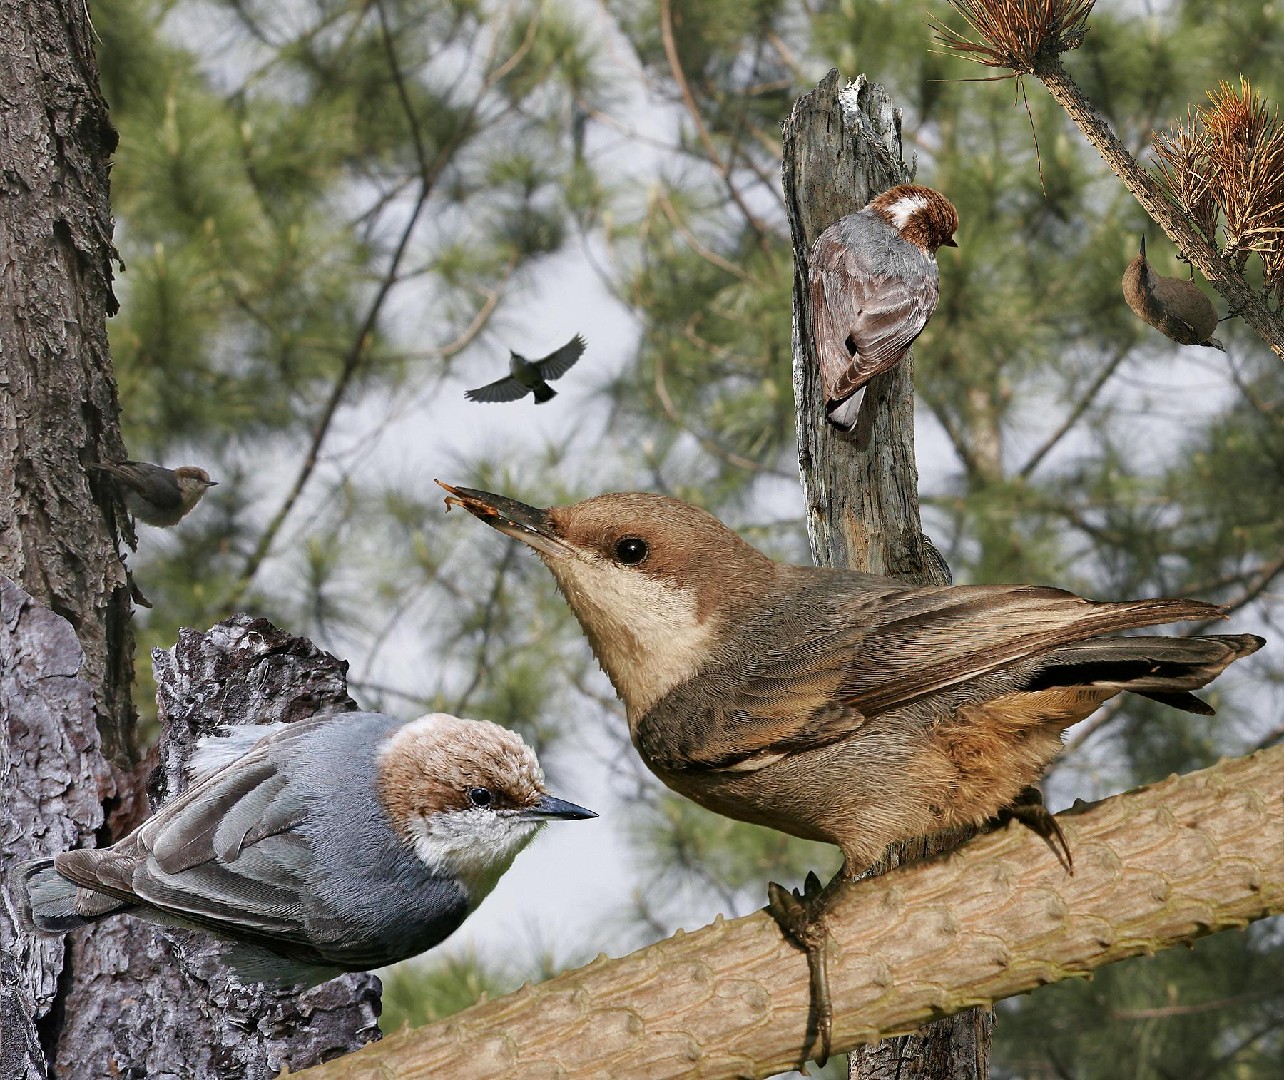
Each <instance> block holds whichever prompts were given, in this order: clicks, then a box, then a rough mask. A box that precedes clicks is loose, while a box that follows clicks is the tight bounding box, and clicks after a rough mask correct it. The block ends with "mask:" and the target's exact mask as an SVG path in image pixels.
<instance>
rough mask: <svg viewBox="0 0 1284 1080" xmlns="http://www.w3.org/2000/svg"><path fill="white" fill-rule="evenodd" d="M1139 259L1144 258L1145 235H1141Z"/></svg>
mask: <svg viewBox="0 0 1284 1080" xmlns="http://www.w3.org/2000/svg"><path fill="white" fill-rule="evenodd" d="M1141 257H1142V258H1143V259H1144V258H1145V257H1146V234H1145V233H1142V234H1141Z"/></svg>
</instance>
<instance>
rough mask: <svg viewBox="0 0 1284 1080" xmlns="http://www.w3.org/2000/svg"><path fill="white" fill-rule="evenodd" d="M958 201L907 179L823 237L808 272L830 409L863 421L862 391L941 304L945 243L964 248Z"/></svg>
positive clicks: (836, 415)
mask: <svg viewBox="0 0 1284 1080" xmlns="http://www.w3.org/2000/svg"><path fill="white" fill-rule="evenodd" d="M958 227H959V218H958V213H957V212H956V211H955V209H954V205H953V204H952V203H951V202H950V200H949V199H947V198H946V197H945V196H944V195H942V194H941V193H940V192H939V191H934V190H933V189H932V188H929V187H920V186H918V185H915V184H900V185H898V186H897V187H894V188H892V189H890V190H889V191H885V192H883V194H881V195H879V196H878V197H877V198H876V199H874V200H873V201H872V202H870V203H869V205H868V206H866V207H865V208H864V209H863V210H860V211H858V212H857V213H855V214H849V215H848V216H847V217H845V218H842V219H841V220H839V221H837V222H835V223H834V224H833V225H831V226H829V228H828V229H826V230H825V231H824V232H823V233H821V234H820V237H819V238H818V239H817V240H816V243H815V246H814V247H813V248H812V255H811V269H810V271H809V277H810V290H811V309H812V315H813V318H814V320H815V338H816V351H817V353H818V355H819V358H820V377H821V382H822V384H823V386H824V390H825V415H826V416H827V417H828V419H829V421H830V422H831V423H832V424H833V425H834V426H835V427H838V428H840V429H842V430H844V431H850V430H851V429H852V428H853V427H854V426H855V424H856V418H857V415H858V414H859V412H860V403H861V398H862V397H863V396H864V395H863V394H861V393H860V391H861V389H862V388H863V387H864V386H865V384H866V383H867V382H869V380H870V379H872V378H873V377H874V376H875V375H878V374H880V373H881V372H884V371H887V370H888V369H890V368H892V367H895V366H896V364H898V363H900V361H901V360H902V359H903V358H904V357H905V355H906V353H908V352H909V349H910V346H911V345H912V344H913V343H914V339H915V338H917V337H918V335H919V334H920V333H922V332H923V327H924V326H926V325H927V320H928V319H929V318H931V316H932V312H933V311H935V310H936V302H937V299H938V297H939V295H940V287H939V282H940V275H939V272H938V271H937V267H936V250H937V248H939V247H958V245H957V244H956V243H955V242H954V232H955V230H956V229H958Z"/></svg>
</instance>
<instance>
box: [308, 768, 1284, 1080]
mask: <svg viewBox="0 0 1284 1080" xmlns="http://www.w3.org/2000/svg"><path fill="white" fill-rule="evenodd" d="M1058 820H1059V822H1060V824H1061V826H1062V828H1063V829H1064V830H1065V832H1066V834H1067V837H1068V839H1069V842H1070V846H1071V847H1072V848H1073V850H1074V852H1075V873H1074V875H1073V876H1071V875H1069V874H1067V873H1066V872H1065V871H1064V870H1063V869H1062V867H1061V865H1060V864H1059V863H1058V862H1057V860H1056V858H1055V856H1054V855H1053V854H1052V852H1050V851H1049V850H1048V847H1047V845H1046V844H1045V843H1044V842H1043V841H1042V840H1041V839H1040V838H1038V837H1036V836H1034V835H1033V834H1032V833H1030V832H1029V831H1028V830H1026V829H1024V828H1021V827H1019V826H1015V825H1014V826H1009V827H1008V828H1006V829H1003V830H1000V831H998V832H995V833H991V834H989V835H986V836H982V837H980V838H978V839H976V840H974V841H972V842H971V843H969V844H968V845H966V847H964V848H962V849H960V850H958V851H956V852H953V853H950V854H948V855H944V856H941V857H938V858H936V859H934V860H932V861H931V862H927V863H920V864H917V865H913V866H903V867H900V868H898V869H896V870H893V871H892V872H891V873H888V874H886V875H883V876H881V877H877V878H868V879H866V880H864V881H861V882H857V883H856V884H854V885H852V886H850V887H849V888H848V889H846V890H845V891H844V893H843V894H842V895H841V896H840V897H839V898H838V899H837V902H836V904H835V907H834V909H833V912H832V917H831V920H830V928H831V931H832V933H833V936H834V939H835V942H836V944H837V952H836V954H835V957H834V960H833V961H832V962H831V964H830V980H831V984H832V987H833V991H834V1006H835V1011H834V1046H835V1049H836V1050H840V1049H847V1048H850V1047H852V1046H854V1045H856V1044H858V1043H861V1042H870V1041H873V1040H876V1039H879V1038H881V1037H883V1036H885V1035H888V1034H889V1033H895V1032H904V1031H910V1030H912V1029H914V1028H915V1027H916V1026H917V1025H919V1024H922V1023H923V1022H924V1021H925V1020H928V1019H932V1018H934V1017H939V1016H941V1015H943V1014H949V1013H953V1012H956V1011H958V1010H963V1009H970V1008H971V1007H973V1006H977V1005H979V1006H981V1007H983V1008H985V1007H988V1006H989V1005H990V1004H991V1003H993V1002H994V1001H997V1000H999V999H1000V998H1004V997H1009V996H1011V995H1013V994H1020V993H1025V992H1027V991H1029V990H1032V989H1034V988H1035V987H1038V986H1041V985H1044V984H1046V983H1052V982H1057V981H1059V980H1061V979H1066V978H1074V977H1080V976H1084V975H1087V974H1088V973H1090V972H1091V971H1093V970H1095V969H1096V968H1098V967H1101V966H1103V965H1105V964H1109V963H1113V962H1115V961H1117V960H1122V959H1125V958H1128V957H1133V956H1139V955H1149V954H1151V953H1154V952H1155V951H1157V950H1159V949H1164V948H1168V947H1170V946H1172V945H1176V944H1180V943H1183V942H1188V941H1192V940H1194V939H1196V938H1198V937H1201V936H1203V935H1205V934H1209V933H1213V932H1215V931H1218V930H1225V929H1231V928H1242V927H1243V926H1245V925H1246V924H1247V923H1248V922H1250V921H1252V920H1254V919H1258V918H1262V917H1263V916H1267V915H1272V914H1278V913H1280V912H1281V911H1284V844H1281V843H1280V835H1279V828H1280V824H1279V823H1280V821H1282V820H1284V747H1275V748H1273V749H1271V750H1263V751H1259V752H1258V753H1256V754H1254V755H1253V756H1252V757H1248V758H1239V759H1236V760H1233V761H1224V762H1222V763H1220V764H1219V765H1216V766H1214V767H1213V768H1211V769H1205V770H1203V771H1202V772H1197V773H1191V774H1189V775H1187V776H1181V777H1172V778H1170V779H1168V780H1166V781H1164V782H1163V783H1160V784H1155V785H1153V786H1151V787H1148V788H1141V789H1139V790H1137V791H1133V792H1129V793H1128V794H1125V795H1117V796H1115V797H1113V798H1111V799H1107V800H1105V801H1104V802H1101V803H1098V804H1096V805H1094V806H1084V807H1080V808H1076V809H1075V810H1072V811H1067V812H1066V813H1063V814H1061V815H1060V816H1059V818H1058ZM809 1010H810V1000H809V991H808V975H807V962H806V959H805V958H804V957H803V955H802V954H801V953H800V952H799V951H798V950H797V949H795V948H793V947H792V946H791V945H790V944H789V943H788V942H786V941H785V940H784V939H783V938H782V936H781V934H780V930H779V928H778V927H777V926H776V924H775V922H774V920H772V919H771V918H770V916H768V915H767V914H766V913H765V912H761V911H760V912H757V913H756V914H753V915H749V916H746V917H745V918H742V919H736V920H734V921H725V920H718V921H715V922H714V924H713V925H711V926H707V927H705V928H703V929H702V930H698V931H696V932H695V933H692V934H683V933H678V934H676V935H674V936H673V937H672V938H669V939H668V940H666V941H662V942H659V943H657V944H655V945H652V946H649V947H648V948H646V949H643V950H641V951H639V952H636V953H633V954H632V955H630V956H626V957H623V958H621V959H619V960H606V959H605V958H599V959H598V960H595V961H594V962H593V963H591V964H589V965H587V966H586V967H583V968H580V969H579V970H578V971H572V972H567V973H565V974H563V975H559V976H558V977H557V978H554V979H550V980H549V981H548V982H545V983H541V984H540V985H538V986H527V987H523V988H522V989H521V990H519V991H517V992H516V993H514V994H510V995H508V996H507V997H504V998H500V999H498V1000H496V1001H490V1002H486V1003H484V1004H481V1005H475V1006H473V1007H472V1008H471V1009H467V1010H465V1011H464V1012H461V1013H458V1014H456V1015H455V1016H452V1017H450V1018H448V1019H446V1020H442V1021H439V1022H438V1023H435V1024H431V1025H429V1026H427V1027H423V1028H419V1029H418V1030H417V1031H410V1032H406V1033H404V1034H401V1035H394V1036H391V1037H389V1038H387V1039H385V1040H384V1041H383V1042H381V1043H379V1044H378V1045H376V1046H371V1047H367V1048H366V1049H365V1050H362V1051H360V1052H358V1053H356V1054H352V1055H350V1056H349V1057H346V1058H341V1059H339V1060H337V1061H333V1062H330V1063H329V1064H328V1065H323V1066H321V1067H319V1068H316V1069H313V1070H310V1071H309V1072H308V1073H307V1074H306V1075H307V1077H308V1080H365V1078H369V1080H382V1078H384V1077H390V1076H396V1077H398V1078H399V1080H427V1078H430V1077H431V1078H436V1077H443V1076H467V1077H469V1078H470V1080H491V1078H496V1080H497V1078H500V1077H504V1078H513V1077H520V1078H521V1080H554V1078H555V1080H590V1078H592V1080H597V1078H599V1077H603V1076H610V1077H615V1078H617V1080H626V1078H633V1077H636V1078H639V1080H641V1078H645V1080H669V1078H678V1077H682V1078H693V1077H703V1078H716V1077H736V1078H745V1077H765V1076H770V1075H772V1074H773V1073H777V1072H779V1071H781V1070H782V1069H786V1068H789V1067H791V1066H794V1065H797V1064H798V1062H799V1060H800V1058H801V1056H802V1054H804V1053H805V1052H806V1049H805V1048H806V1047H807V1046H808V1045H809V1040H808V1034H807V1032H808V1013H809Z"/></svg>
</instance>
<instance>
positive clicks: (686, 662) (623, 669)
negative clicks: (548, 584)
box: [548, 556, 713, 717]
mask: <svg viewBox="0 0 1284 1080" xmlns="http://www.w3.org/2000/svg"><path fill="white" fill-rule="evenodd" d="M548 568H549V569H550V570H552V571H553V574H554V576H556V578H557V580H558V583H559V584H560V585H561V586H562V591H563V593H564V594H565V595H566V599H567V601H568V602H569V603H570V605H571V608H572V610H573V611H574V612H575V614H576V616H577V617H578V618H579V620H580V623H581V624H582V625H583V626H584V629H585V630H586V631H588V633H589V637H590V638H591V639H594V641H595V644H596V646H597V649H598V660H599V661H601V663H602V666H603V667H604V668H605V669H606V674H607V676H608V677H609V678H610V680H611V682H612V683H614V685H615V688H616V690H617V691H618V692H619V694H620V696H621V697H622V698H623V699H624V704H625V705H626V706H627V708H628V711H629V715H630V717H633V716H641V715H642V714H643V713H645V712H646V711H647V709H649V708H650V707H651V706H652V705H654V704H655V703H656V702H657V701H659V700H660V698H662V697H663V696H664V695H665V694H666V693H668V692H669V691H670V690H672V689H673V687H675V686H677V685H678V684H679V683H683V682H685V681H686V680H687V679H689V678H691V676H693V675H694V674H695V673H696V672H697V671H698V670H699V668H700V665H701V663H702V662H703V661H704V659H705V657H706V656H707V654H708V642H709V636H710V634H711V633H712V632H713V627H712V625H711V623H710V621H709V620H706V621H705V622H704V623H701V622H700V620H699V619H698V618H697V616H696V612H697V610H698V607H697V603H696V592H695V589H694V588H683V587H682V586H680V585H677V584H674V583H673V582H671V581H666V580H662V579H659V578H655V577H652V576H651V575H649V574H647V573H646V572H645V570H644V569H643V568H642V567H639V566H633V567H629V566H620V565H619V564H617V563H614V562H610V561H608V560H606V559H601V558H585V557H583V556H581V557H579V558H570V559H551V560H549V562H548Z"/></svg>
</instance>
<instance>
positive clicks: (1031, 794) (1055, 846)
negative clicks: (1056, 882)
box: [996, 784, 1074, 874]
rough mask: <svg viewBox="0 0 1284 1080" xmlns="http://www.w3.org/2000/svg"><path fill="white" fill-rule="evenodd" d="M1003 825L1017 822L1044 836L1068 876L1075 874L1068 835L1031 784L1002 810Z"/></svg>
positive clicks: (1000, 818) (1000, 815) (1000, 814)
mask: <svg viewBox="0 0 1284 1080" xmlns="http://www.w3.org/2000/svg"><path fill="white" fill-rule="evenodd" d="M996 820H998V821H999V822H1000V823H1001V824H1006V823H1007V822H1009V821H1017V822H1020V823H1021V824H1022V825H1024V826H1025V827H1026V828H1027V829H1029V830H1030V831H1031V832H1033V833H1037V834H1038V835H1039V836H1042V837H1043V839H1044V841H1045V842H1046V843H1047V845H1048V847H1050V848H1051V849H1052V851H1053V853H1054V854H1055V855H1056V857H1057V861H1058V862H1059V863H1061V865H1062V866H1064V867H1065V868H1066V873H1067V874H1073V873H1074V856H1073V855H1071V854H1070V844H1069V842H1068V841H1067V840H1066V834H1065V833H1063V832H1062V831H1061V826H1060V825H1058V824H1057V819H1056V818H1055V817H1053V815H1052V813H1051V812H1050V811H1049V810H1048V808H1047V807H1046V806H1044V805H1043V793H1042V792H1040V791H1039V789H1038V788H1037V787H1035V786H1034V785H1033V784H1031V785H1030V786H1029V787H1026V788H1023V789H1022V790H1021V791H1020V792H1019V793H1018V794H1017V797H1016V798H1015V799H1013V800H1012V805H1011V806H1008V807H1005V808H1004V809H1003V810H1000V811H999V813H998V816H997V819H996Z"/></svg>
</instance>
